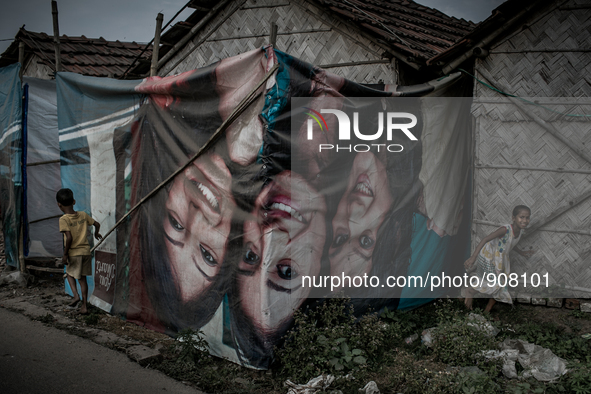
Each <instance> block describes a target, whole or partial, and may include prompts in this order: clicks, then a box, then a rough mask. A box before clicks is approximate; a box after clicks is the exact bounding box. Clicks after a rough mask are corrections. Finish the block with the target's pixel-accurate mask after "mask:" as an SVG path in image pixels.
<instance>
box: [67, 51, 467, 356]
mask: <svg viewBox="0 0 591 394" xmlns="http://www.w3.org/2000/svg"><path fill="white" fill-rule="evenodd" d="M276 64H278V65H279V68H278V69H277V71H276V72H274V73H273V75H272V76H271V77H270V78H269V79H268V80H267V81H266V82H265V83H264V84H262V86H261V87H260V88H259V89H258V93H260V94H259V95H258V96H256V97H255V99H254V100H252V102H251V104H250V105H249V106H248V108H246V109H245V110H244V111H242V112H240V114H239V116H238V118H237V120H235V121H234V122H233V123H231V125H230V126H229V127H228V128H226V129H223V131H222V132H221V134H220V135H219V139H217V140H216V142H215V143H214V145H213V146H212V147H211V148H210V149H208V150H207V151H206V152H205V153H203V154H201V155H200V156H198V157H197V158H196V159H194V160H193V161H192V162H191V161H190V160H191V158H192V157H193V156H194V155H195V154H196V153H197V152H198V151H199V150H200V148H201V147H202V146H203V145H204V144H205V143H206V142H207V141H208V140H209V139H210V138H211V137H212V136H213V135H214V133H215V132H216V130H218V129H219V128H220V127H221V125H222V124H223V123H224V121H225V120H227V119H228V118H230V117H231V116H232V113H233V112H234V111H235V110H236V108H237V105H238V103H240V102H241V101H242V100H243V99H244V98H245V97H246V96H247V95H248V94H249V93H250V92H251V91H253V89H255V88H256V86H257V84H259V82H260V81H262V80H263V78H264V77H265V75H266V74H267V73H268V72H269V70H271V69H272V68H273V66H275V65H276ZM458 80H459V79H458V76H450V77H447V78H442V79H441V80H438V81H433V82H431V83H427V84H424V85H420V86H412V87H400V86H387V85H375V86H362V85H359V84H356V83H353V82H351V81H347V80H344V79H342V78H340V77H337V76H336V75H334V74H330V73H328V72H326V71H324V70H321V69H319V68H317V67H314V66H312V65H309V64H306V63H303V62H301V61H299V60H298V59H295V58H293V57H290V56H288V55H286V54H284V53H282V52H279V51H274V50H273V48H271V47H266V48H264V49H263V50H256V51H252V52H248V53H245V54H243V55H240V56H237V57H234V58H229V59H224V60H222V61H220V62H218V63H215V64H213V65H211V66H208V67H205V68H202V69H199V70H193V71H189V72H186V73H183V74H180V75H176V76H171V77H165V78H160V77H153V78H148V79H146V80H143V81H137V82H121V83H120V84H117V85H116V86H115V81H108V82H106V81H105V79H93V78H83V77H79V76H74V75H71V74H60V76H59V77H58V102H59V104H58V105H65V103H67V102H71V100H75V101H76V102H78V103H85V104H84V105H82V104H80V105H79V108H74V109H72V107H71V106H70V107H69V109H68V111H67V113H66V110H64V109H61V108H60V110H59V111H60V112H59V114H60V119H59V128H60V146H61V149H62V179H63V184H64V186H67V187H70V188H72V189H73V191H74V196H75V198H76V203H77V205H76V206H75V209H78V210H86V211H87V212H88V213H90V214H91V215H92V216H93V217H94V218H95V219H96V220H98V221H99V222H101V226H102V228H103V229H104V231H107V229H109V228H111V227H112V226H113V224H114V223H115V220H119V219H120V218H122V217H123V215H125V214H126V213H127V212H129V210H130V209H131V207H133V206H135V205H136V204H138V203H140V202H141V205H140V206H139V208H138V209H137V211H135V212H133V213H132V214H131V215H130V216H129V217H128V218H127V219H126V220H125V221H123V223H122V225H121V226H120V227H119V228H118V229H117V231H116V232H115V233H113V235H111V236H109V237H108V238H107V239H106V241H105V243H104V244H102V245H100V247H99V248H98V250H97V251H96V253H95V268H94V269H95V271H94V272H95V276H94V282H95V291H94V295H93V298H92V300H91V301H92V302H93V303H94V304H95V305H99V306H101V307H102V308H104V309H106V310H108V311H110V312H112V313H115V314H118V315H120V316H122V317H124V318H126V319H128V320H130V321H134V322H136V323H138V324H140V325H143V326H146V327H148V328H151V329H154V330H158V331H162V332H166V333H169V334H171V335H175V334H176V333H178V332H179V331H180V330H182V329H184V328H193V329H200V330H202V331H203V332H204V334H205V335H206V337H207V340H208V342H209V344H210V351H211V352H212V353H213V354H215V355H218V356H223V357H226V358H229V359H231V360H234V361H236V362H239V363H241V364H243V365H247V366H251V367H254V368H266V367H268V364H269V362H270V360H271V358H272V349H273V347H274V346H276V345H278V344H279V343H280V341H281V338H282V336H283V335H284V334H285V333H286V331H287V330H288V329H289V327H290V326H291V325H292V322H293V314H294V312H295V311H296V310H298V309H301V308H306V307H314V306H316V305H318V304H319V303H320V302H321V300H322V299H324V298H325V297H332V296H342V295H345V296H348V297H351V299H352V301H353V303H354V305H355V313H356V314H359V315H360V314H363V313H366V312H367V311H368V310H379V309H381V308H383V307H388V308H389V309H396V308H399V309H406V308H412V307H414V306H417V305H420V304H421V303H424V302H426V299H432V298H435V297H437V296H439V295H442V294H447V293H448V292H449V290H450V289H449V288H445V287H444V286H442V285H440V286H437V287H436V288H435V289H434V288H433V287H429V286H427V287H421V286H416V285H411V284H410V283H407V282H406V281H404V282H402V281H401V280H399V281H396V278H404V277H405V276H407V275H415V276H417V277H424V278H425V280H426V281H428V278H427V276H428V275H433V274H440V273H441V272H443V271H445V272H446V273H449V274H453V273H456V272H458V270H460V271H461V270H463V267H462V263H463V261H464V260H465V253H466V248H467V247H468V245H469V242H468V240H469V238H468V236H469V234H468V232H467V231H466V229H467V225H466V224H467V220H466V219H469V218H468V217H467V216H468V215H462V212H469V207H466V206H465V205H466V204H467V203H468V202H469V199H468V201H466V199H465V195H466V189H467V180H468V175H469V163H470V161H469V159H470V156H469V152H470V146H471V142H470V132H469V127H468V123H467V122H465V120H467V119H468V115H469V111H470V100H469V99H462V98H458V99H449V98H445V99H444V98H441V97H438V96H445V95H447V96H454V95H455V96H461V95H462V93H463V91H462V88H463V87H462V86H461V84H459V83H458ZM107 83H109V84H112V86H111V87H108V86H106V84H107ZM114 89H117V90H114ZM425 95H428V96H429V97H421V98H418V97H413V96H425ZM74 107H76V106H74ZM93 111H94V112H93ZM62 116H64V117H65V118H64V119H62ZM185 164H188V165H187V166H186V167H185V168H183V169H182V171H180V172H178V173H177V170H178V169H179V168H181V167H183V166H184V165H185ZM173 174H175V175H174V176H173V177H172V179H171V180H170V181H168V182H165V181H166V180H167V178H169V177H170V176H171V175H173ZM155 189H156V190H158V191H157V193H155V194H154V195H153V196H152V197H151V198H149V199H147V200H145V201H143V199H144V197H146V196H147V195H148V194H149V193H151V192H152V191H153V190H155ZM78 204H80V205H78ZM388 278H394V281H392V280H391V279H390V282H388V281H387V280H388ZM425 283H427V282H425Z"/></svg>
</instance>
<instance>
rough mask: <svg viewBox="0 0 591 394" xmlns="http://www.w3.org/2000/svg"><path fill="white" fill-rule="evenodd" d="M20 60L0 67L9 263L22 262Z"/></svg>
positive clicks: (1, 169)
mask: <svg viewBox="0 0 591 394" xmlns="http://www.w3.org/2000/svg"><path fill="white" fill-rule="evenodd" d="M19 71H20V64H19V63H17V64H14V65H11V66H8V67H3V68H0V216H1V217H2V231H3V233H4V244H5V250H4V253H5V254H6V263H7V264H8V265H10V266H13V267H18V266H19V239H20V231H21V213H22V198H23V197H22V196H23V176H22V164H21V161H22V153H23V152H22V151H23V129H22V89H21V81H20V78H19Z"/></svg>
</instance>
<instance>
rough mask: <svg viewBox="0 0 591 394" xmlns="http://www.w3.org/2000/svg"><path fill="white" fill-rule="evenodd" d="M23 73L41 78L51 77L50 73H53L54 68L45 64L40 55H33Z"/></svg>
mask: <svg viewBox="0 0 591 394" xmlns="http://www.w3.org/2000/svg"><path fill="white" fill-rule="evenodd" d="M23 75H25V76H27V77H33V78H39V79H51V76H50V75H53V70H52V69H51V68H50V67H48V66H46V65H45V64H43V63H42V62H41V59H40V58H39V57H37V56H36V55H33V56H31V58H30V59H29V61H28V62H27V65H26V66H25V70H24V72H23Z"/></svg>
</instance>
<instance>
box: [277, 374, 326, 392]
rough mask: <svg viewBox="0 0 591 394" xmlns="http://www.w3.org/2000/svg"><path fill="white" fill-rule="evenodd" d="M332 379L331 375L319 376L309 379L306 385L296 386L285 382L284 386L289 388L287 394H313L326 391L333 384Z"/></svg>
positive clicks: (289, 381) (290, 382)
mask: <svg viewBox="0 0 591 394" xmlns="http://www.w3.org/2000/svg"><path fill="white" fill-rule="evenodd" d="M334 379H335V378H334V376H332V375H320V376H317V377H315V378H313V379H310V380H309V381H308V383H306V384H296V383H293V382H292V381H291V380H287V381H285V385H286V386H287V387H289V390H288V391H287V394H315V393H316V392H318V391H321V390H326V388H327V387H328V386H330V385H331V383H332V382H334Z"/></svg>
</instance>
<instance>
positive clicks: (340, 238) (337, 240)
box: [332, 234, 349, 248]
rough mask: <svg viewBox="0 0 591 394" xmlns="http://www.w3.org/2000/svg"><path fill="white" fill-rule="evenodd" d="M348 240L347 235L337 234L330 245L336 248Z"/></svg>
mask: <svg viewBox="0 0 591 394" xmlns="http://www.w3.org/2000/svg"><path fill="white" fill-rule="evenodd" d="M348 239H349V234H339V235H337V236H336V237H335V239H334V241H333V243H332V247H333V248H338V247H339V246H341V245H342V244H344V243H345V242H347V240H348Z"/></svg>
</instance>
